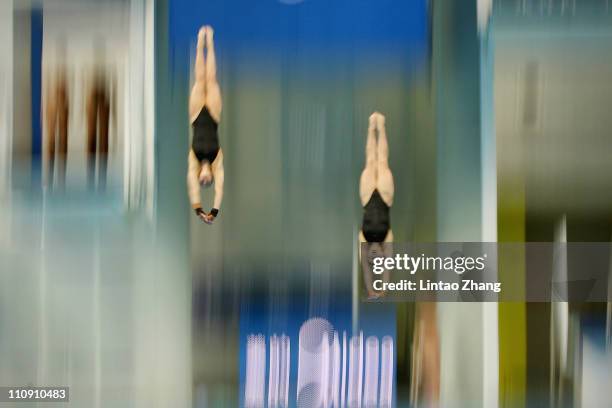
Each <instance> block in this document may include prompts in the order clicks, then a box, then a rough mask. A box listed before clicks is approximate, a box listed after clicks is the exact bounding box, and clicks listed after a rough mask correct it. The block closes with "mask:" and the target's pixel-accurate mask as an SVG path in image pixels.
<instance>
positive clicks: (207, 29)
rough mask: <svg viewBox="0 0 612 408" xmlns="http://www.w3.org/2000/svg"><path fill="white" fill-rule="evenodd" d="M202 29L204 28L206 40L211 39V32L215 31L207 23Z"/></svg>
mask: <svg viewBox="0 0 612 408" xmlns="http://www.w3.org/2000/svg"><path fill="white" fill-rule="evenodd" d="M204 29H205V30H206V38H207V39H208V41H212V39H213V34H214V33H215V31H214V30H213V28H212V27H211V26H209V25H207V26H204Z"/></svg>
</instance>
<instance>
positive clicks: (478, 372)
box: [433, 1, 484, 407]
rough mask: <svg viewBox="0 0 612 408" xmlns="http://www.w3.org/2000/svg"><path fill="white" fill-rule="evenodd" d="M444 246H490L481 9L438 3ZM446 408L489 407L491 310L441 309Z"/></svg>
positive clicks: (439, 198)
mask: <svg viewBox="0 0 612 408" xmlns="http://www.w3.org/2000/svg"><path fill="white" fill-rule="evenodd" d="M433 13H434V17H433V18H434V22H433V72H434V81H435V82H434V86H435V88H434V90H435V106H436V130H437V152H438V154H437V166H438V168H437V181H438V184H437V217H438V218H437V233H438V234H437V238H438V240H439V241H449V242H453V241H457V242H461V241H480V240H482V214H481V211H482V207H481V206H482V197H481V194H482V181H481V177H482V176H481V146H480V143H481V124H480V121H481V119H480V118H481V116H480V115H481V112H480V88H479V87H480V76H479V74H480V40H479V39H478V36H477V21H476V15H477V13H476V2H464V1H444V2H435V3H434V9H433ZM438 316H439V321H438V327H439V330H440V354H441V355H440V404H441V405H442V406H447V405H449V406H453V407H479V406H483V396H484V392H483V383H484V381H483V366H484V365H483V355H482V349H483V333H482V330H483V306H482V304H478V303H469V304H466V303H462V304H454V303H443V304H438Z"/></svg>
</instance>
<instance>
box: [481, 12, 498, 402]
mask: <svg viewBox="0 0 612 408" xmlns="http://www.w3.org/2000/svg"><path fill="white" fill-rule="evenodd" d="M492 5H493V2H492V1H489V0H479V1H478V15H479V33H480V36H479V38H480V118H481V119H480V126H481V129H480V131H481V145H480V149H481V151H480V156H481V166H482V241H483V242H495V241H497V238H498V237H497V146H496V133H495V92H494V89H495V82H494V80H495V38H494V31H493V28H492V27H491V24H492V23H489V21H488V20H489V17H490V15H489V13H490V12H491V7H492ZM483 20H484V21H483ZM487 255H488V257H489V260H491V261H492V262H491V264H492V265H497V253H490V252H489V253H487ZM490 273H491V274H490V275H489V276H487V280H490V281H492V282H493V281H498V276H497V269H496V268H495V269H493V270H491V272H490ZM498 313H499V307H498V304H497V303H495V302H487V303H484V304H483V359H484V361H483V362H484V367H483V379H484V383H483V394H484V395H483V404H484V406H485V407H491V408H494V407H497V406H499V316H498Z"/></svg>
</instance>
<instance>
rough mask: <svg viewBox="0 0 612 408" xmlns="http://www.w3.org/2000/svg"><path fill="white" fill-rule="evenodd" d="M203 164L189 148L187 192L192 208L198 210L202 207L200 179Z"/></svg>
mask: <svg viewBox="0 0 612 408" xmlns="http://www.w3.org/2000/svg"><path fill="white" fill-rule="evenodd" d="M201 170H202V169H201V165H200V162H199V160H198V158H197V157H196V156H195V154H194V153H193V150H189V159H188V169H187V193H188V194H189V203H190V204H191V208H193V209H194V210H197V209H198V208H202V203H201V199H200V181H199V180H198V177H199V174H200V171H201Z"/></svg>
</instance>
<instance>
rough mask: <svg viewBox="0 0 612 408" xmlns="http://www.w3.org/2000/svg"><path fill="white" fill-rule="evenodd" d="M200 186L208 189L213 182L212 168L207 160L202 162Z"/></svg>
mask: <svg viewBox="0 0 612 408" xmlns="http://www.w3.org/2000/svg"><path fill="white" fill-rule="evenodd" d="M199 179H200V184H201V185H202V186H204V187H208V186H210V185H211V184H212V182H213V171H212V166H211V165H210V162H209V161H208V160H203V161H202V170H200V176H199Z"/></svg>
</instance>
